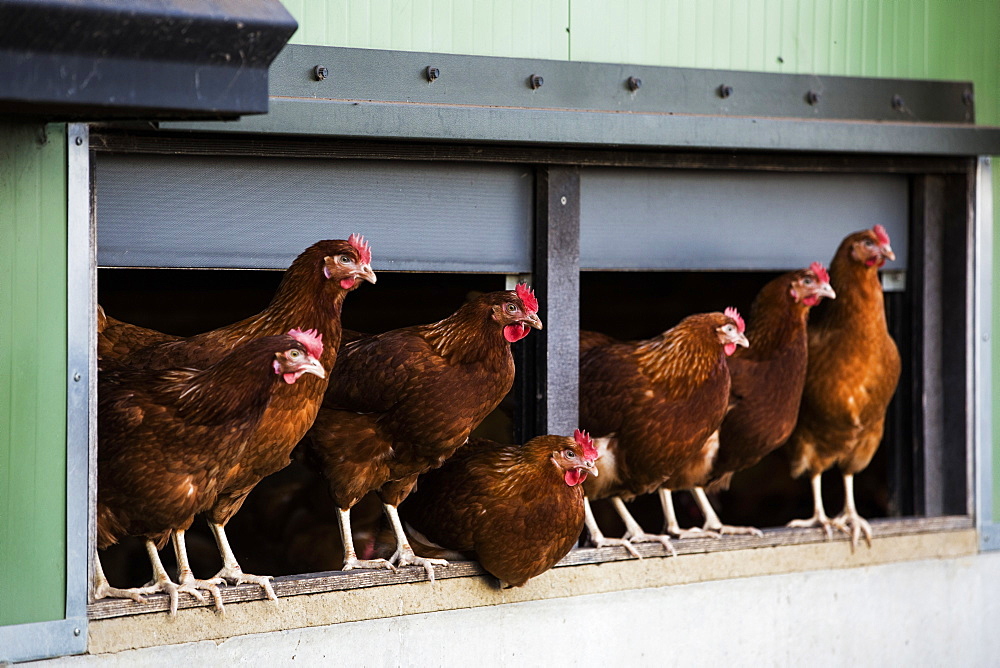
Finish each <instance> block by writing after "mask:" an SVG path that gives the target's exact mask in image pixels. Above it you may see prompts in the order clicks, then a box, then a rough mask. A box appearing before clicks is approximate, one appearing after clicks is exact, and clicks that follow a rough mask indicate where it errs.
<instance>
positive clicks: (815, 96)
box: [806, 90, 822, 106]
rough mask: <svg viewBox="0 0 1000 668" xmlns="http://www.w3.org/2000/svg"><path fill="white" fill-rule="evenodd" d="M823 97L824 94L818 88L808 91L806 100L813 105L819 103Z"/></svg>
mask: <svg viewBox="0 0 1000 668" xmlns="http://www.w3.org/2000/svg"><path fill="white" fill-rule="evenodd" d="M821 97H822V95H821V94H820V92H819V91H818V90H811V91H809V92H808V93H806V102H808V103H809V104H811V105H813V106H816V105H817V104H819V100H820V98H821Z"/></svg>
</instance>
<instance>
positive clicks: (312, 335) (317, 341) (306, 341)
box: [288, 329, 323, 359]
mask: <svg viewBox="0 0 1000 668" xmlns="http://www.w3.org/2000/svg"><path fill="white" fill-rule="evenodd" d="M288 336H290V337H292V338H293V339H295V340H296V341H298V342H299V343H301V344H302V345H303V346H305V348H306V352H308V353H309V354H310V355H312V356H313V357H315V358H316V359H319V358H320V357H322V356H323V335H322V334H320V333H319V332H317V331H316V330H315V329H307V330H306V331H304V332H303V331H302V330H301V329H290V330H288Z"/></svg>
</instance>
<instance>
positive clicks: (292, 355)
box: [288, 348, 302, 360]
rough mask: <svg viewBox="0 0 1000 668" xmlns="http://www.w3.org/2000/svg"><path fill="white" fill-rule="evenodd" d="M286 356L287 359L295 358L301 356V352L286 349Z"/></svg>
mask: <svg viewBox="0 0 1000 668" xmlns="http://www.w3.org/2000/svg"><path fill="white" fill-rule="evenodd" d="M288 357H289V359H293V360H297V359H298V358H300V357H302V352H301V351H299V350H295V349H294V348H292V349H291V350H289V351H288Z"/></svg>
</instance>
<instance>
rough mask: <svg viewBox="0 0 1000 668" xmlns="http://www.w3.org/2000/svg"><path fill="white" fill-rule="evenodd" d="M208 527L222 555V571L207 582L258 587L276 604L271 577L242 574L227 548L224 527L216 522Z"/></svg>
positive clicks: (231, 549) (227, 542) (231, 550)
mask: <svg viewBox="0 0 1000 668" xmlns="http://www.w3.org/2000/svg"><path fill="white" fill-rule="evenodd" d="M208 526H209V527H210V528H211V529H212V535H213V536H215V543H216V545H218V547H219V553H220V554H221V555H222V569H221V570H220V571H219V572H218V573H216V574H215V575H213V576H212V579H211V580H209V582H214V581H216V580H224V581H225V582H226V584H230V585H234V586H235V585H240V584H244V583H249V584H255V585H259V586H260V587H261V588H262V589H263V590H264V593H265V594H266V595H267V598H268V599H270V600H272V601H274V602H275V603H277V602H278V596H277V594H275V593H274V587H272V586H271V580H272V579H273V576H271V575H250V574H249V573H244V572H243V569H242V568H241V567H240V564H239V562H237V561H236V555H234V554H233V548H232V547H230V546H229V539H228V538H227V537H226V529H225V527H224V526H223V525H222V524H219V523H217V522H209V523H208Z"/></svg>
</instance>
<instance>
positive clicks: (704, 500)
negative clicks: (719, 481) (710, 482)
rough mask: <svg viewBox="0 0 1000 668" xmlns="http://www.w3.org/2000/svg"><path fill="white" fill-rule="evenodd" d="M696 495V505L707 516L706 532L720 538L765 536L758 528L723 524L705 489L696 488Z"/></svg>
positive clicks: (693, 492) (703, 527)
mask: <svg viewBox="0 0 1000 668" xmlns="http://www.w3.org/2000/svg"><path fill="white" fill-rule="evenodd" d="M691 493H692V494H694V500H695V503H697V504H698V507H699V508H701V512H702V514H703V515H704V516H705V524H704V525H702V529H703V530H704V531H713V532H715V533H716V534H717V535H720V536H763V535H764V532H763V531H761V530H760V529H758V528H757V527H736V526H730V525H728V524H723V523H722V520H720V519H719V516H718V515H717V514H716V512H715V509H714V508H712V503H711V502H710V501H709V500H708V495H707V494H705V488H704V487H695V488H694V489H692V490H691Z"/></svg>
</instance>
